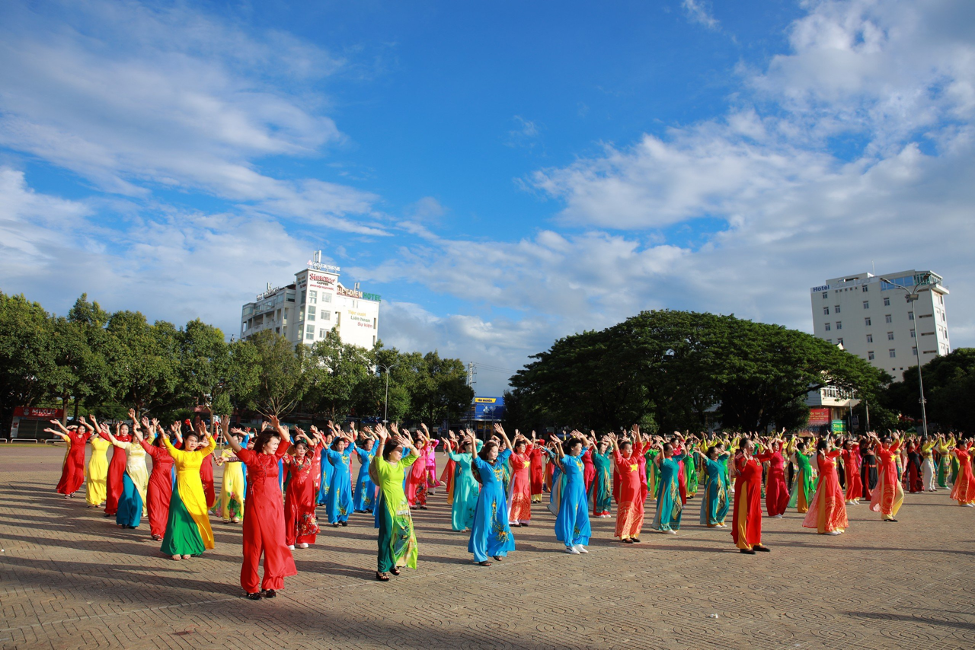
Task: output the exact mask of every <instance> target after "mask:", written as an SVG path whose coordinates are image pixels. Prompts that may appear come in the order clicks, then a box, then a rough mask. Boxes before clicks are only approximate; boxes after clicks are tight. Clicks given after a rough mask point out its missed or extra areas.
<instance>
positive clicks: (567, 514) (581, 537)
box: [550, 431, 592, 555]
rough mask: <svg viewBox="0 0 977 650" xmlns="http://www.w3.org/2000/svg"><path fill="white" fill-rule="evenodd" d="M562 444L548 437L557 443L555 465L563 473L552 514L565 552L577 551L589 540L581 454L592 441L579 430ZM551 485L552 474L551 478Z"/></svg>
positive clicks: (557, 535)
mask: <svg viewBox="0 0 977 650" xmlns="http://www.w3.org/2000/svg"><path fill="white" fill-rule="evenodd" d="M571 435H572V436H573V437H572V438H570V439H569V440H567V441H566V442H565V443H563V444H562V445H561V444H560V441H559V440H558V439H557V438H556V436H552V437H551V438H550V439H551V440H552V441H553V442H555V443H557V444H556V454H557V459H558V460H557V467H559V468H560V471H561V473H562V474H563V475H564V476H565V477H566V482H565V483H564V484H563V490H562V494H561V495H560V511H559V514H558V515H557V516H556V527H555V528H556V538H557V539H558V540H559V541H561V542H563V545H564V546H566V551H567V553H570V554H571V555H579V554H581V553H586V552H587V544H589V543H590V515H589V513H588V512H587V491H586V488H585V487H584V476H583V469H584V468H583V465H584V464H583V460H582V459H581V458H580V457H581V456H582V455H583V451H584V445H585V444H586V445H588V446H589V445H591V444H592V441H590V440H587V439H586V438H584V436H583V434H582V433H580V432H579V431H574V432H573V433H572V434H571ZM553 481H554V485H555V484H556V477H555V475H554V478H553Z"/></svg>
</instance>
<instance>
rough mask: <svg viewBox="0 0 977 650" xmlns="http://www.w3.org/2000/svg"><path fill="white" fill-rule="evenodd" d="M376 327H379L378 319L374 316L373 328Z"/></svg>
mask: <svg viewBox="0 0 977 650" xmlns="http://www.w3.org/2000/svg"><path fill="white" fill-rule="evenodd" d="M376 328H377V319H376V318H374V319H373V329H376ZM374 338H376V337H374Z"/></svg>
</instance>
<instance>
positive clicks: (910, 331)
mask: <svg viewBox="0 0 977 650" xmlns="http://www.w3.org/2000/svg"><path fill="white" fill-rule="evenodd" d="M909 338H911V339H914V338H916V328H915V327H914V328H912V329H911V330H909Z"/></svg>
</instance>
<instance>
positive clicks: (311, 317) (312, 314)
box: [309, 306, 315, 320]
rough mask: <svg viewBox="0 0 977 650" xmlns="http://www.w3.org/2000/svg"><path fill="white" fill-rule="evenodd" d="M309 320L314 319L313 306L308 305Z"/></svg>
mask: <svg viewBox="0 0 977 650" xmlns="http://www.w3.org/2000/svg"><path fill="white" fill-rule="evenodd" d="M309 320H315V307H312V306H310V307H309Z"/></svg>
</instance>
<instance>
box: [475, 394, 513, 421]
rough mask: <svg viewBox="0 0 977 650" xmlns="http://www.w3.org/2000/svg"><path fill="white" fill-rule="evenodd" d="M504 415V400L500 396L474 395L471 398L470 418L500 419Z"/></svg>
mask: <svg viewBox="0 0 977 650" xmlns="http://www.w3.org/2000/svg"><path fill="white" fill-rule="evenodd" d="M504 416H505V402H504V401H503V399H502V398H501V397H476V398H475V399H474V400H472V409H471V419H473V420H501V419H502V418H503V417H504Z"/></svg>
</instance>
